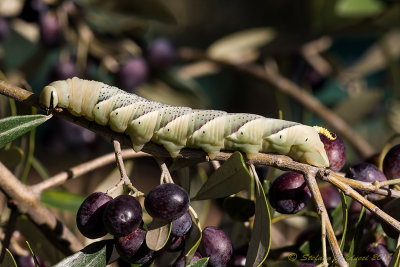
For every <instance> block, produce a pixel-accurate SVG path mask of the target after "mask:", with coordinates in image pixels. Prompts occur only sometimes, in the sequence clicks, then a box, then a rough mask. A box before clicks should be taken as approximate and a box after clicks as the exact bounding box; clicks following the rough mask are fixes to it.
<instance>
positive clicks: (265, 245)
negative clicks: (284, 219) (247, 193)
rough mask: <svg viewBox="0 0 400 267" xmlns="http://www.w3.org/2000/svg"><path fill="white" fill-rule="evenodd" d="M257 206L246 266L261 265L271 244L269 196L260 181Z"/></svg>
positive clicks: (257, 186)
mask: <svg viewBox="0 0 400 267" xmlns="http://www.w3.org/2000/svg"><path fill="white" fill-rule="evenodd" d="M255 193H256V207H255V217H254V224H253V232H252V234H251V239H250V243H249V250H248V251H247V255H246V267H250V266H260V265H261V264H262V263H263V262H264V261H265V259H266V258H267V256H268V253H269V249H270V246H271V217H270V213H269V209H268V203H267V198H266V197H265V193H264V189H263V187H262V185H261V183H260V181H256V192H255Z"/></svg>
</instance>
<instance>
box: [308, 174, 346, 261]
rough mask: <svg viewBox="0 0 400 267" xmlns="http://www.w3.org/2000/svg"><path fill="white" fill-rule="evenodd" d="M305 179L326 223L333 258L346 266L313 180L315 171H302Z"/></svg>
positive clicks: (315, 182)
mask: <svg viewBox="0 0 400 267" xmlns="http://www.w3.org/2000/svg"><path fill="white" fill-rule="evenodd" d="M303 174H304V177H305V180H306V182H307V185H308V188H309V189H310V192H311V195H312V196H313V199H314V201H315V204H316V206H317V213H318V214H319V216H320V217H321V221H322V220H324V221H325V223H326V232H327V235H328V241H329V244H330V247H331V250H332V253H333V256H334V258H335V260H336V261H337V264H338V265H339V266H341V267H342V266H343V267H345V266H346V267H347V266H348V263H347V262H346V260H345V259H344V257H343V254H342V251H341V250H340V247H339V243H338V241H337V239H336V236H335V232H334V231H333V227H332V224H331V221H330V220H329V216H328V212H327V210H326V208H325V205H324V202H323V200H322V196H321V192H320V191H319V188H318V184H317V181H316V180H315V175H316V171H315V170H309V171H308V172H306V173H303ZM322 217H324V218H323V219H322Z"/></svg>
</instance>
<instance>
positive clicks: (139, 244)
mask: <svg viewBox="0 0 400 267" xmlns="http://www.w3.org/2000/svg"><path fill="white" fill-rule="evenodd" d="M145 239H146V231H145V230H143V229H142V228H137V229H136V230H135V231H133V232H132V233H130V234H129V235H126V236H122V237H114V243H115V248H116V250H117V252H118V254H119V255H120V256H121V258H122V259H124V260H125V261H127V262H129V263H132V264H143V263H146V262H148V261H149V260H150V259H151V258H152V257H153V253H154V251H152V250H150V249H149V248H148V247H147V245H146V242H145Z"/></svg>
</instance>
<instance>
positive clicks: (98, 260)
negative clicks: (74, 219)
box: [53, 239, 114, 267]
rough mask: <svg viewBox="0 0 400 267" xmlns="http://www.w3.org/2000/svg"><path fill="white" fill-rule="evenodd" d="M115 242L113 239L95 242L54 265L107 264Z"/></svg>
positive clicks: (64, 266)
mask: <svg viewBox="0 0 400 267" xmlns="http://www.w3.org/2000/svg"><path fill="white" fill-rule="evenodd" d="M113 243H114V240H112V239H109V240H102V241H99V242H94V243H92V244H90V245H89V246H87V247H85V248H84V249H82V250H81V251H79V252H77V253H75V254H73V255H71V256H69V257H67V258H65V259H63V260H62V261H60V262H59V263H57V264H56V265H54V266H53V267H71V266H106V265H107V262H108V259H109V258H110V256H111V252H112V249H113Z"/></svg>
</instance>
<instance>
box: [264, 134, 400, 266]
mask: <svg viewBox="0 0 400 267" xmlns="http://www.w3.org/2000/svg"><path fill="white" fill-rule="evenodd" d="M321 140H322V141H323V143H324V145H325V149H326V151H327V155H328V158H329V161H330V168H331V169H332V170H334V171H339V170H341V169H342V167H343V165H344V163H345V161H346V151H345V146H344V144H343V142H342V140H340V138H339V137H337V138H336V139H335V140H330V139H328V138H326V137H325V136H321ZM378 157H379V156H378ZM346 177H349V178H352V179H355V180H358V181H362V182H369V183H372V182H375V181H378V182H382V181H386V180H390V179H396V178H400V144H399V145H396V146H393V147H392V148H391V149H390V150H389V152H388V153H387V154H386V155H385V158H384V160H383V171H381V170H380V169H379V168H378V167H377V161H376V160H369V161H368V160H367V161H365V162H360V163H357V164H354V165H352V166H350V167H349V169H348V171H347V172H346ZM320 191H321V195H322V199H323V201H324V204H325V206H326V208H327V210H328V212H329V213H331V212H332V211H333V210H334V209H335V208H336V207H337V206H338V205H339V204H340V203H341V199H340V195H339V192H338V190H337V189H336V188H335V187H334V186H332V185H329V186H322V187H321V188H320ZM360 193H362V194H365V196H366V197H367V199H369V200H370V201H374V202H375V203H376V205H378V206H379V207H381V208H382V209H383V210H384V211H385V212H386V213H388V214H390V215H391V216H393V217H394V218H395V219H397V220H400V199H397V198H396V199H393V200H390V201H387V200H386V199H383V197H382V196H380V195H378V194H374V193H370V194H366V193H365V192H360ZM310 197H311V194H310V191H309V188H308V187H307V184H306V182H305V180H304V177H303V175H301V174H299V173H296V172H286V173H284V174H282V175H281V176H279V177H277V178H276V179H275V180H274V181H273V182H272V184H271V186H270V190H269V194H268V198H269V202H270V204H271V206H272V207H273V208H274V209H275V210H276V211H278V212H280V213H283V214H294V213H297V212H299V211H300V210H302V209H303V208H304V207H305V206H306V205H307V202H308V200H309V199H310ZM361 208H362V205H361V204H360V203H358V202H357V201H352V202H351V205H350V207H349V223H350V225H353V226H354V225H355V223H356V222H357V220H358V217H359V214H360V212H361ZM366 214H367V220H366V223H367V225H370V226H371V227H372V226H373V225H375V224H376V223H378V222H380V221H378V220H377V219H376V218H375V217H373V215H372V214H371V212H369V211H366ZM380 223H381V225H382V229H383V231H384V232H385V233H386V235H387V236H388V237H390V238H394V239H397V238H398V237H399V233H398V232H397V230H396V229H394V228H393V227H392V226H391V225H390V224H388V223H386V222H383V221H381V222H380ZM311 232H315V229H314V230H313V231H311ZM301 236H302V239H303V242H304V240H309V239H310V238H311V236H310V234H309V233H304V235H301ZM305 236H306V237H305ZM304 238H305V239H304ZM303 242H301V241H299V242H298V244H302V243H303ZM362 247H363V248H364V249H363V253H364V254H365V255H366V256H367V255H370V256H371V257H370V258H371V260H369V261H365V262H364V263H363V266H378V265H376V264H379V266H388V264H389V262H390V260H391V254H390V253H389V251H388V249H387V248H386V243H385V239H377V238H376V237H375V236H373V237H371V236H370V235H366V236H365V237H364V241H363V246H362ZM364 254H363V255H364ZM372 256H374V257H375V258H373V257H372ZM376 257H379V258H376ZM302 266H316V265H315V264H312V263H304V265H302Z"/></svg>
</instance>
